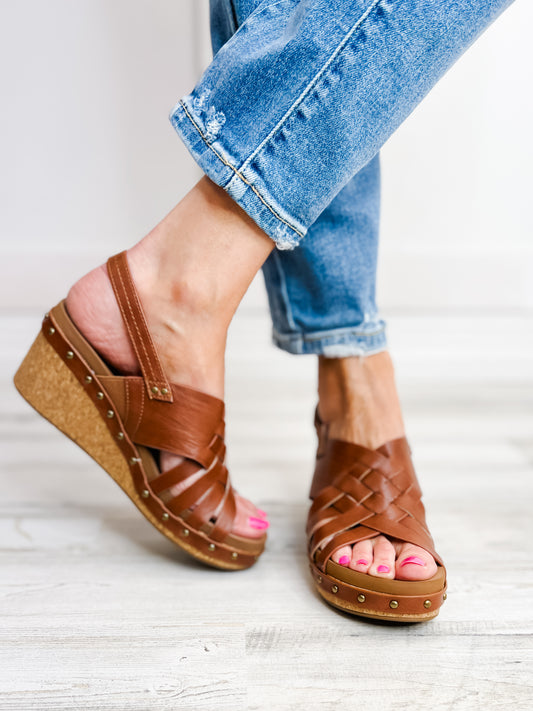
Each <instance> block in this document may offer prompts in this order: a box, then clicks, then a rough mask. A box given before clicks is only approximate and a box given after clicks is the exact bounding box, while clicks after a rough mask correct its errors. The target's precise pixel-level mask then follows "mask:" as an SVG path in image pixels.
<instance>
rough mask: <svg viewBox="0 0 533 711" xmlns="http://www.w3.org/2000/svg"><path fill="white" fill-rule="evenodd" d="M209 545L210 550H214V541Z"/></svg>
mask: <svg viewBox="0 0 533 711" xmlns="http://www.w3.org/2000/svg"><path fill="white" fill-rule="evenodd" d="M207 547H208V548H209V550H210V551H214V550H215V547H216V546H215V544H214V543H210V544H209V545H208V546H207Z"/></svg>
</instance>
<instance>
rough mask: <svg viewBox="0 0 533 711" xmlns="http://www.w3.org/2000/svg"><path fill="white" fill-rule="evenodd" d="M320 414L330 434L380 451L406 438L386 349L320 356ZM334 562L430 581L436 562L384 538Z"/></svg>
mask: <svg viewBox="0 0 533 711" xmlns="http://www.w3.org/2000/svg"><path fill="white" fill-rule="evenodd" d="M318 372H319V377H318V383H319V384H318V393H319V404H318V411H319V414H320V417H321V418H322V420H323V421H324V422H328V423H330V429H329V436H330V437H331V438H334V439H340V440H344V441H346V442H354V443H355V444H360V445H362V446H363V447H368V448H369V449H377V448H378V447H380V446H381V445H383V444H385V442H388V441H390V440H392V439H397V438H398V437H404V436H405V432H404V424H403V419H402V413H401V408H400V401H399V398H398V393H397V390H396V385H395V382H394V369H393V366H392V361H391V359H390V356H389V354H388V353H387V352H386V351H385V352H382V353H377V354H375V355H371V356H365V357H359V356H352V357H349V358H324V357H322V356H321V357H320V358H319V370H318ZM332 559H333V560H334V561H335V562H336V563H339V564H340V565H345V566H346V567H349V568H352V569H353V570H356V571H358V572H360V573H368V574H369V575H374V576H376V577H380V578H389V579H393V578H395V579H397V580H426V579H428V578H431V577H432V576H433V575H434V574H435V573H436V572H437V564H436V563H435V560H434V559H433V556H431V555H430V554H429V553H428V552H427V551H426V550H424V549H423V548H420V547H419V546H415V545H413V544H411V543H405V542H403V541H399V540H397V539H391V540H389V539H387V538H386V537H385V536H383V535H379V536H377V537H375V538H371V539H367V540H365V541H360V542H359V543H356V544H355V545H354V546H343V547H342V548H340V549H338V550H337V551H335V553H334V554H333V555H332Z"/></svg>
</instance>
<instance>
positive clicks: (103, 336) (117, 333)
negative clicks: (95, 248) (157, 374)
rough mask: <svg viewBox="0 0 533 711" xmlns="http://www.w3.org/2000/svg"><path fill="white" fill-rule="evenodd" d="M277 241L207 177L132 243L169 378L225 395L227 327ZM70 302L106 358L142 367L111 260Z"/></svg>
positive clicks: (126, 368) (137, 279)
mask: <svg viewBox="0 0 533 711" xmlns="http://www.w3.org/2000/svg"><path fill="white" fill-rule="evenodd" d="M272 248H273V242H272V241H271V240H270V239H269V238H268V237H267V236H266V235H265V234H264V233H263V232H262V231H261V230H260V229H259V228H258V227H257V225H255V224H254V223H253V222H252V221H251V220H250V218H249V217H248V216H247V215H246V214H245V213H244V212H243V211H242V210H241V208H239V207H238V206H237V205H236V204H235V203H234V202H233V201H232V200H231V198H229V197H228V196H227V194H226V193H224V191H223V190H222V189H221V188H218V187H217V186H216V185H214V184H213V183H211V182H210V181H208V180H207V179H206V178H205V179H202V180H201V181H200V182H199V183H198V184H197V186H195V188H193V190H191V191H190V193H188V195H186V196H185V198H184V199H183V200H182V201H181V202H180V203H179V204H178V205H177V206H176V207H175V208H174V209H173V210H172V211H171V212H170V213H169V214H168V215H167V216H166V217H165V218H164V219H163V220H161V222H160V223H159V224H158V225H156V227H154V229H153V230H152V231H151V232H150V233H149V234H148V235H147V236H146V237H144V238H143V239H142V240H141V241H140V242H139V243H138V244H136V245H135V246H134V247H132V248H131V249H129V250H128V263H129V266H130V270H131V273H132V277H133V281H134V283H135V285H136V288H137V290H138V292H139V296H140V299H141V303H142V305H143V308H144V311H145V313H146V318H147V321H148V326H149V328H150V331H151V333H152V337H153V339H154V342H155V344H156V347H157V348H158V351H159V353H160V357H161V360H162V364H163V367H164V368H165V371H166V373H167V376H168V377H169V379H170V380H172V381H173V382H176V383H180V384H183V385H189V386H190V387H195V388H197V389H199V390H203V391H204V392H207V393H209V394H211V395H214V396H215V397H220V398H222V397H223V395H224V351H225V345H226V334H227V329H228V327H229V324H230V322H231V319H232V317H233V315H234V312H235V310H236V308H237V306H238V304H239V303H240V301H241V299H242V297H243V295H244V293H245V292H246V290H247V288H248V286H249V284H250V282H251V281H252V279H253V276H254V275H255V273H256V272H257V270H258V269H259V268H260V266H261V264H262V263H263V262H264V260H265V259H266V258H267V256H268V254H269V253H270V251H271V250H272ZM67 308H68V310H69V312H70V314H71V316H72V318H73V320H74V321H75V323H76V324H77V325H78V327H79V328H80V330H81V331H82V333H83V334H84V335H85V336H86V338H87V339H88V340H89V342H90V343H91V344H93V346H94V347H95V349H96V350H97V351H98V352H99V353H100V354H101V355H102V357H103V358H104V359H106V360H107V361H109V363H110V364H111V365H113V366H114V367H115V368H117V369H118V370H120V371H122V372H125V373H134V372H136V371H137V368H138V364H137V359H136V357H135V354H134V352H133V349H132V347H131V345H130V342H129V338H128V336H127V333H126V329H125V327H124V325H123V322H122V317H121V314H120V311H119V309H118V305H117V303H116V300H115V297H114V293H113V290H112V287H111V283H110V281H109V277H108V275H107V269H106V267H105V265H103V266H101V267H98V268H97V269H95V270H93V271H92V272H90V273H89V274H87V275H85V276H84V277H82V279H80V280H79V281H78V282H77V283H76V284H75V285H74V286H73V287H72V289H71V290H70V292H69V294H68V297H67Z"/></svg>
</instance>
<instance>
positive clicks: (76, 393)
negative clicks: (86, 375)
mask: <svg viewBox="0 0 533 711" xmlns="http://www.w3.org/2000/svg"><path fill="white" fill-rule="evenodd" d="M14 383H15V387H16V388H17V390H18V391H19V393H20V394H21V395H22V397H23V398H24V399H25V400H26V401H27V402H28V403H29V404H30V405H31V406H32V407H33V408H34V409H35V410H37V412H38V413H39V414H40V415H42V416H43V417H44V418H46V419H47V420H48V421H49V422H51V423H52V424H53V425H55V426H56V427H57V428H58V429H59V430H60V431H61V432H63V433H64V434H65V435H67V437H69V438H70V439H71V440H73V441H74V442H76V444H77V445H79V446H80V447H81V448H82V449H84V450H85V451H86V452H87V454H89V455H90V456H91V457H92V458H93V459H94V460H95V461H97V462H98V464H100V466H102V467H103V468H104V469H105V470H106V471H107V472H108V473H109V474H110V475H111V476H112V477H113V479H115V481H117V483H118V484H120V486H122V488H125V486H124V485H125V484H126V482H127V481H128V480H129V471H128V466H127V463H126V462H125V460H124V455H123V454H122V452H121V451H120V449H119V447H118V445H117V443H116V442H115V441H114V440H113V437H112V435H111V433H110V432H109V429H108V428H107V426H106V424H105V422H104V421H103V420H102V416H101V414H100V413H99V412H98V410H97V408H96V407H95V405H94V403H93V402H92V400H91V398H90V397H89V395H88V394H87V392H86V391H85V389H84V387H83V385H81V383H80V382H79V381H78V380H77V378H76V377H75V375H74V374H73V373H72V372H71V370H70V369H69V368H68V366H67V365H66V364H65V362H64V361H63V360H62V359H61V358H60V357H59V355H58V354H57V353H56V351H55V350H54V348H53V347H52V346H51V345H50V343H48V341H47V340H46V338H45V336H44V335H43V333H42V332H41V333H39V335H38V336H37V338H36V339H35V341H34V343H33V345H32V347H31V348H30V350H29V351H28V353H27V355H26V357H25V358H24V360H23V361H22V363H21V365H20V367H19V369H18V370H17V372H16V374H15V377H14ZM127 488H128V489H131V486H128V487H127ZM128 493H130V492H128ZM131 493H133V492H131Z"/></svg>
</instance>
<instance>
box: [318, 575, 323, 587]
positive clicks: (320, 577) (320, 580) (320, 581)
mask: <svg viewBox="0 0 533 711" xmlns="http://www.w3.org/2000/svg"><path fill="white" fill-rule="evenodd" d="M317 582H318V584H319V585H320V584H321V583H322V576H321V575H319V576H318V578H317Z"/></svg>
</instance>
